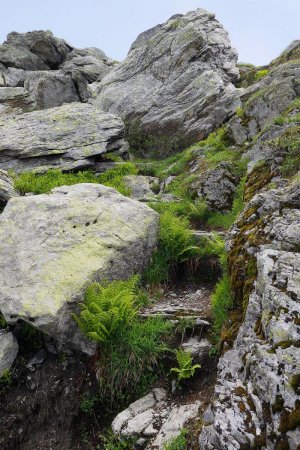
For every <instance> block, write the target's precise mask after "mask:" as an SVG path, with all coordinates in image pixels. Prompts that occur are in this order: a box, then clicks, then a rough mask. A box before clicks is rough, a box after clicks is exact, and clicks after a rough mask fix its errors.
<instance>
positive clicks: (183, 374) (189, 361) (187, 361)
mask: <svg viewBox="0 0 300 450" xmlns="http://www.w3.org/2000/svg"><path fill="white" fill-rule="evenodd" d="M175 354H176V359H177V362H178V366H179V367H173V369H171V372H176V373H177V377H178V380H179V381H181V380H186V379H187V378H190V377H192V376H194V375H195V372H196V369H200V368H201V366H200V364H194V365H193V357H192V354H191V353H189V352H185V351H184V350H175Z"/></svg>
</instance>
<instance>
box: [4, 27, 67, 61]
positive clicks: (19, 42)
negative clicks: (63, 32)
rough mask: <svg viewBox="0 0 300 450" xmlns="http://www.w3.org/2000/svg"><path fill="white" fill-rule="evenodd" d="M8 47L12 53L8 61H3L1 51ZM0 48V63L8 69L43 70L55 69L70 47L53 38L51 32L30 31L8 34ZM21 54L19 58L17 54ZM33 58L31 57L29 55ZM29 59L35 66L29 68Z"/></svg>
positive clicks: (61, 40) (62, 41)
mask: <svg viewBox="0 0 300 450" xmlns="http://www.w3.org/2000/svg"><path fill="white" fill-rule="evenodd" d="M5 46H9V47H10V48H13V49H14V50H13V51H14V52H15V53H13V55H12V58H11V59H10V60H9V61H7V62H6V61H4V60H3V58H2V54H1V50H2V48H3V47H5ZM2 48H1V47H0V62H3V63H4V64H5V65H7V66H9V67H18V68H20V69H26V70H44V69H57V68H58V67H59V65H60V64H62V62H63V61H64V60H65V58H66V56H67V55H68V53H70V52H71V51H72V47H71V46H70V45H68V44H67V43H66V42H65V41H64V40H63V39H58V38H56V37H54V36H53V34H52V33H51V31H31V32H28V33H16V32H13V33H10V34H9V35H8V36H7V39H6V41H5V43H4V44H3V46H2ZM19 53H20V54H21V55H22V53H23V55H24V56H23V55H22V56H21V58H18V57H17V55H18V54H19ZM30 54H31V55H33V56H34V57H33V56H31V55H30ZM31 59H32V60H33V61H35V63H36V66H35V67H31V66H30V63H31Z"/></svg>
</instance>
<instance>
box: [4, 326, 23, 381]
mask: <svg viewBox="0 0 300 450" xmlns="http://www.w3.org/2000/svg"><path fill="white" fill-rule="evenodd" d="M18 349H19V346H18V343H17V340H16V338H15V337H14V335H13V334H12V333H7V332H5V331H4V332H3V331H2V330H0V378H1V377H2V375H3V374H4V373H5V372H6V371H7V370H9V369H10V368H11V366H12V364H13V362H14V360H15V359H16V357H17V354H18Z"/></svg>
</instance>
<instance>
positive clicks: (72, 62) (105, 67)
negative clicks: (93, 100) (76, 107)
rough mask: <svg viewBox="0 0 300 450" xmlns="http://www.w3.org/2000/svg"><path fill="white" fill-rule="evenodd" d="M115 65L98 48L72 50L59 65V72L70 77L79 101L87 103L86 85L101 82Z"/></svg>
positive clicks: (88, 93)
mask: <svg viewBox="0 0 300 450" xmlns="http://www.w3.org/2000/svg"><path fill="white" fill-rule="evenodd" d="M115 65H116V62H115V61H113V60H111V59H110V58H108V57H107V56H106V55H105V53H104V52H103V51H102V50H100V49H98V48H85V49H74V50H73V51H72V52H71V53H69V54H68V56H67V58H66V60H65V62H64V63H63V64H62V65H61V70H62V71H63V72H64V73H67V74H70V75H71V77H72V79H73V80H74V82H75V83H76V86H77V89H78V93H79V95H80V99H81V100H82V101H87V99H88V98H89V97H90V92H89V90H88V87H87V85H88V84H90V83H93V82H95V81H98V82H99V81H101V80H102V78H104V76H105V75H107V74H108V73H109V72H110V71H111V70H112V68H113V67H114V66H115Z"/></svg>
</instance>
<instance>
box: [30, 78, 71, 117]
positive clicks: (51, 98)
mask: <svg viewBox="0 0 300 450" xmlns="http://www.w3.org/2000/svg"><path fill="white" fill-rule="evenodd" d="M24 88H25V90H26V91H28V92H29V94H30V96H31V98H32V99H33V101H34V102H35V108H36V109H47V108H52V107H55V106H61V105H63V104H64V103H72V102H79V101H80V98H79V95H78V93H77V91H76V86H75V83H74V82H73V81H72V79H71V77H70V76H69V75H65V74H63V73H62V72H61V71H60V70H53V71H50V70H49V71H36V72H27V73H26V75H25V82H24Z"/></svg>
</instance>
